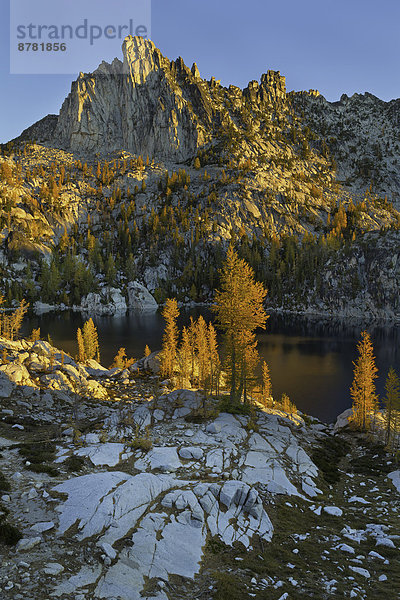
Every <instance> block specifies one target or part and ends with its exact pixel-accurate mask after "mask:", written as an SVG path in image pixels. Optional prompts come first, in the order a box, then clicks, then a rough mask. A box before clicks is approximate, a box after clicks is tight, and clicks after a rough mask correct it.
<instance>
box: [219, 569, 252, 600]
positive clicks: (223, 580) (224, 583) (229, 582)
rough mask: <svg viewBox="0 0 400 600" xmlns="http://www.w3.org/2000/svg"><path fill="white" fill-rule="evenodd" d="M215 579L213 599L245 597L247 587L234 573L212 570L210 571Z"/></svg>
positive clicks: (232, 599) (229, 599) (240, 598)
mask: <svg viewBox="0 0 400 600" xmlns="http://www.w3.org/2000/svg"><path fill="white" fill-rule="evenodd" d="M211 576H212V578H213V579H214V581H215V588H216V589H215V593H214V595H213V599H214V600H243V598H247V597H248V596H247V588H246V586H245V585H244V583H243V581H242V580H241V578H240V577H239V576H238V575H236V574H235V573H227V572H225V571H214V572H213V573H211Z"/></svg>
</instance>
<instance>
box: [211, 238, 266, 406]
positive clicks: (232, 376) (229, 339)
mask: <svg viewBox="0 0 400 600" xmlns="http://www.w3.org/2000/svg"><path fill="white" fill-rule="evenodd" d="M220 277H221V287H220V289H219V290H217V291H216V293H215V305H214V306H213V311H214V312H215V314H216V321H217V325H218V326H219V327H220V328H221V329H222V331H223V332H224V339H225V357H226V359H225V363H226V370H227V372H228V374H229V380H230V399H231V402H233V403H235V402H239V401H240V400H241V397H242V394H243V392H244V394H245V399H246V382H247V379H248V377H249V374H250V372H251V369H252V368H253V367H254V364H253V363H254V362H255V361H256V351H257V342H256V337H255V331H256V329H257V328H261V329H265V325H266V321H267V318H268V316H267V315H266V313H265V310H264V299H265V296H266V294H267V290H266V289H265V288H264V286H263V285H262V283H259V282H256V281H255V279H254V271H253V269H252V268H251V267H250V266H249V265H248V264H247V263H246V261H245V260H243V259H240V258H239V257H238V255H237V253H236V252H235V251H234V250H233V248H232V247H229V249H228V253H227V258H226V261H225V263H224V265H223V267H222V270H221V272H220Z"/></svg>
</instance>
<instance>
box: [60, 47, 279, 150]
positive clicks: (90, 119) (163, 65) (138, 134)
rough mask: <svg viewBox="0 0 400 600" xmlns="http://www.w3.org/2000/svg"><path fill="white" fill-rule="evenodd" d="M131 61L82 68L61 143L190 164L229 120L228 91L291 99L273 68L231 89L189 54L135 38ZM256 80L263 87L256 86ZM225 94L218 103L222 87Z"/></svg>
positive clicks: (127, 53)
mask: <svg viewBox="0 0 400 600" xmlns="http://www.w3.org/2000/svg"><path fill="white" fill-rule="evenodd" d="M122 49H123V62H121V61H120V60H118V59H115V60H114V61H113V62H112V63H111V64H108V63H106V62H102V63H101V65H100V66H99V67H98V69H96V71H94V72H93V73H91V74H84V73H81V74H80V75H79V77H78V79H77V80H76V81H75V82H74V83H73V84H72V89H71V93H70V94H69V96H68V97H67V98H66V100H65V102H64V104H63V106H62V108H61V111H60V116H59V119H58V124H57V127H56V129H55V133H54V141H55V142H56V143H58V144H60V145H61V146H62V147H64V148H68V149H71V150H77V151H80V152H102V151H104V152H106V151H107V152H109V151H112V150H120V149H124V150H126V151H128V152H132V153H134V154H141V155H143V156H150V157H155V158H161V159H165V158H168V159H169V160H176V161H182V160H186V159H188V158H190V157H193V155H195V153H196V151H197V149H198V148H200V147H202V146H204V144H206V143H207V142H209V141H211V139H212V136H213V134H214V133H215V131H216V129H217V128H218V127H220V126H221V124H222V123H223V121H224V118H226V111H224V110H223V107H222V105H223V102H221V100H222V101H223V100H224V99H225V98H224V96H225V95H226V94H228V95H232V94H233V96H234V95H235V94H234V92H235V91H237V92H238V93H239V96H240V99H242V98H243V97H244V96H247V97H249V98H250V99H251V100H254V101H255V102H256V103H259V102H283V101H284V100H285V98H286V90H285V84H284V78H283V77H281V76H280V75H279V73H275V72H273V71H269V72H268V73H267V74H266V75H263V77H262V80H261V84H260V85H259V84H258V83H256V82H251V83H250V84H249V87H248V88H246V90H244V91H243V92H242V90H239V89H238V88H233V86H231V88H232V89H231V88H229V91H228V90H225V89H224V88H222V87H221V86H220V84H219V82H218V81H216V80H215V79H214V78H212V79H211V80H210V81H209V82H207V81H205V80H203V79H202V78H201V77H200V74H199V71H198V68H197V66H196V65H195V64H194V65H193V66H192V68H191V69H189V68H188V67H187V66H186V65H185V63H184V62H183V60H182V58H178V59H177V60H176V61H169V59H168V58H166V57H164V56H163V55H162V54H161V52H160V51H159V50H158V49H157V48H156V47H155V45H154V44H153V42H151V41H150V40H145V39H143V38H141V37H131V36H130V37H127V38H126V39H125V41H124V43H123V46H122ZM254 83H256V85H255V86H254ZM216 90H220V91H221V98H220V99H219V101H218V102H216V101H215V100H216V98H215V95H216V94H215V91H216Z"/></svg>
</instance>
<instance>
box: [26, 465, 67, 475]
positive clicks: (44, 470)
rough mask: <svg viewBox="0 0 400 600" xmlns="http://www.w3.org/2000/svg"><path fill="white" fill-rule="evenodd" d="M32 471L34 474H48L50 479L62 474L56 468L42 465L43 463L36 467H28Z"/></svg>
mask: <svg viewBox="0 0 400 600" xmlns="http://www.w3.org/2000/svg"><path fill="white" fill-rule="evenodd" d="M27 468H28V469H29V470H30V471H33V472H34V473H46V474H47V475H50V477H57V475H59V474H60V471H59V470H58V469H56V468H55V467H52V466H51V465H46V464H42V463H38V464H35V465H29V467H27Z"/></svg>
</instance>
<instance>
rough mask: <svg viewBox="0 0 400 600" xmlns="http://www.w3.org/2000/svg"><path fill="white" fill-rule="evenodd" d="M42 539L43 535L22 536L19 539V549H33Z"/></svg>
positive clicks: (23, 550) (22, 550) (24, 550)
mask: <svg viewBox="0 0 400 600" xmlns="http://www.w3.org/2000/svg"><path fill="white" fill-rule="evenodd" d="M41 541H42V538H41V537H32V538H22V540H19V542H18V544H17V550H19V551H20V552H26V551H27V550H31V549H32V548H34V547H35V546H37V545H38V544H40V542H41Z"/></svg>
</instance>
